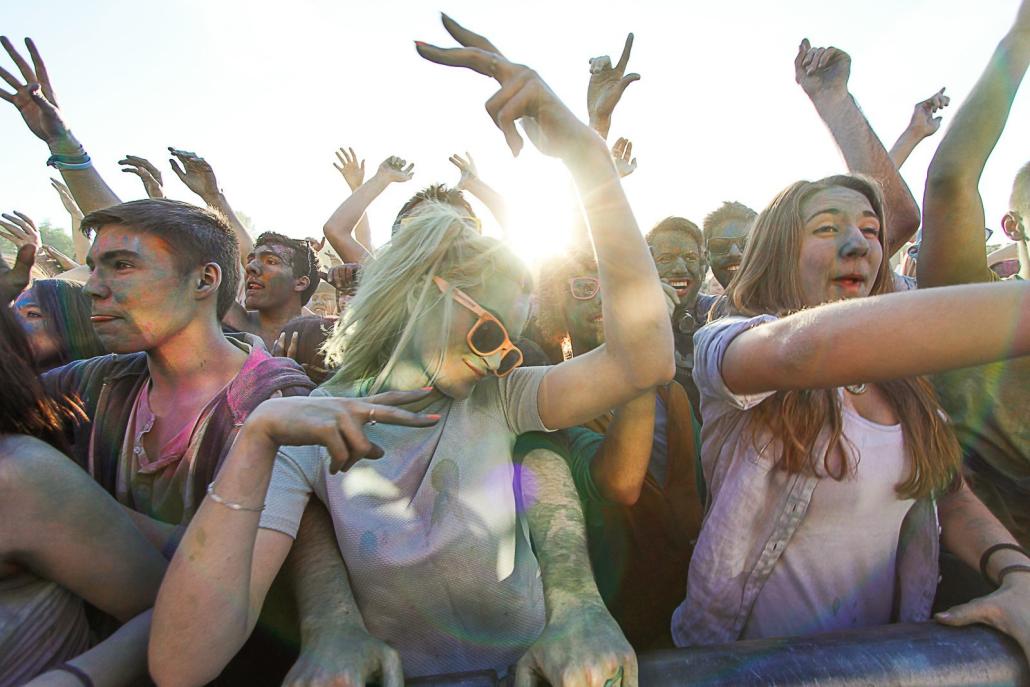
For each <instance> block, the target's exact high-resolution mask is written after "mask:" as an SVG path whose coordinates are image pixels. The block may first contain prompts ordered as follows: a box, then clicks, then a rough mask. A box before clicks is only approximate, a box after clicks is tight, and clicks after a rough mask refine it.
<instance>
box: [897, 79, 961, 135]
mask: <svg viewBox="0 0 1030 687" xmlns="http://www.w3.org/2000/svg"><path fill="white" fill-rule="evenodd" d="M950 103H951V98H949V97H948V96H946V95H944V89H943V88H942V89H941V90H939V91H937V92H936V93H934V94H933V95H932V96H930V97H929V98H927V99H926V100H924V101H922V102H920V103H916V107H915V110H914V111H913V112H912V121H911V122H909V124H908V129H909V131H911V132H912V133H913V134H915V135H917V136H919V137H921V138H926V137H928V136H933V135H934V134H935V133H937V131H938V130H939V129H940V128H941V118H940V117H934V115H935V114H937V111H938V110H941V109H944V108H945V107H947V106H948V105H949V104H950Z"/></svg>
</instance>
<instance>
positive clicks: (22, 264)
mask: <svg viewBox="0 0 1030 687" xmlns="http://www.w3.org/2000/svg"><path fill="white" fill-rule="evenodd" d="M35 261H36V249H35V247H34V246H32V245H31V244H28V243H26V244H25V245H23V246H22V247H20V248H19V249H18V256H17V257H16V258H15V262H14V267H11V266H10V265H8V264H7V261H6V260H4V258H3V256H2V255H0V306H2V305H7V304H8V303H10V302H11V301H13V300H14V299H15V298H17V297H18V294H19V293H21V292H22V291H24V290H25V287H26V286H28V285H29V279H30V278H31V276H32V265H33V263H35Z"/></svg>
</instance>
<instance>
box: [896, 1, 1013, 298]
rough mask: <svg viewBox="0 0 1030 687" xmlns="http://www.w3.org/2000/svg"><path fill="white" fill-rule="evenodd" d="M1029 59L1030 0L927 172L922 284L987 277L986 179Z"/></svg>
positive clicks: (954, 120)
mask: <svg viewBox="0 0 1030 687" xmlns="http://www.w3.org/2000/svg"><path fill="white" fill-rule="evenodd" d="M1028 64H1030V0H1023V3H1022V5H1021V6H1020V8H1019V13H1018V15H1017V16H1016V21H1015V23H1014V24H1013V26H1012V28H1011V29H1009V32H1008V33H1007V34H1005V36H1004V38H1002V39H1001V42H1000V43H999V44H998V47H997V48H996V49H995V51H994V54H993V55H992V56H991V61H990V62H988V64H987V68H986V69H984V72H983V74H982V75H981V76H980V80H979V81H977V82H976V85H975V86H974V87H973V90H972V92H970V94H969V96H968V97H967V98H966V101H965V102H964V103H962V107H960V108H959V110H958V112H956V113H955V117H954V119H953V120H952V122H951V126H950V127H948V131H947V132H946V133H945V134H944V138H943V139H942V140H941V143H940V145H939V146H937V153H936V154H935V155H934V156H933V160H932V161H931V162H930V169H929V170H928V171H927V173H926V191H925V193H924V195H923V211H924V213H925V223H924V227H923V240H922V243H921V245H920V247H919V262H918V263H917V265H918V271H919V284H920V286H942V285H945V284H962V283H967V282H977V281H987V280H990V279H991V272H990V270H989V269H988V267H987V248H986V245H985V242H984V226H985V221H984V207H983V199H982V198H980V190H979V185H980V176H981V175H982V174H983V170H984V166H986V164H987V158H988V157H990V155H991V151H993V150H994V146H996V145H997V144H998V139H999V138H1001V132H1002V131H1003V130H1004V129H1005V123H1006V122H1007V121H1008V117H1009V110H1010V109H1011V108H1012V101H1013V100H1014V99H1015V97H1016V91H1017V90H1018V89H1019V84H1020V82H1022V80H1023V76H1024V75H1025V74H1026V70H1027V65H1028Z"/></svg>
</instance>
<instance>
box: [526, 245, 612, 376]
mask: <svg viewBox="0 0 1030 687" xmlns="http://www.w3.org/2000/svg"><path fill="white" fill-rule="evenodd" d="M583 274H597V258H595V257H594V253H593V251H591V250H589V249H584V248H580V249H576V250H573V251H570V252H568V253H565V254H564V255H559V256H556V257H554V258H551V259H550V260H548V261H547V262H546V263H544V265H543V266H542V267H541V268H540V282H539V286H538V287H537V312H536V327H537V335H538V337H539V339H538V340H537V343H538V344H540V347H541V348H542V349H543V350H544V353H546V354H547V357H548V358H550V360H551V362H554V363H560V362H561V361H562V351H561V341H562V339H563V338H564V337H565V336H566V335H567V334H568V325H567V324H566V323H565V308H564V307H563V306H562V303H563V302H564V300H565V293H566V292H567V291H568V288H569V286H568V284H569V279H571V278H573V277H576V276H580V275H583Z"/></svg>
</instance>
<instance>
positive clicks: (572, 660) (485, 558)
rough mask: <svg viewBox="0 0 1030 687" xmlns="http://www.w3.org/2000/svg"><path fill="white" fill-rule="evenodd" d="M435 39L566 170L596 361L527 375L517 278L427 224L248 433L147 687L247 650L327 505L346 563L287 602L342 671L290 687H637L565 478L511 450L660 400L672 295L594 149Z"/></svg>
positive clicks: (428, 52) (184, 566)
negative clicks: (596, 309)
mask: <svg viewBox="0 0 1030 687" xmlns="http://www.w3.org/2000/svg"><path fill="white" fill-rule="evenodd" d="M444 26H445V28H446V29H447V31H448V32H449V33H450V34H451V35H452V36H453V37H454V38H455V39H456V40H457V41H458V42H459V43H461V44H462V45H463V46H464V47H463V48H457V49H442V48H436V47H432V46H429V45H426V44H421V43H420V44H417V49H418V52H419V54H420V55H421V56H422V57H424V58H426V59H427V60H430V61H432V62H436V63H439V64H444V65H449V66H461V67H466V68H468V69H471V70H473V71H476V72H479V73H480V74H482V75H484V76H489V77H493V78H495V79H496V80H497V81H498V83H499V84H500V85H501V89H500V91H498V92H497V93H496V94H495V95H494V96H493V97H492V98H491V99H490V100H489V102H488V103H487V109H488V111H489V113H490V115H491V117H492V118H493V120H494V123H495V124H496V125H497V126H498V127H499V128H500V129H501V131H502V132H503V133H504V135H505V138H506V140H507V142H508V144H509V146H510V147H511V149H512V151H513V153H515V154H516V155H517V154H518V153H519V151H520V150H521V148H522V147H523V140H522V137H521V135H520V134H519V132H518V131H517V129H516V127H515V122H516V121H517V120H521V121H522V123H523V124H524V126H525V128H526V131H527V133H528V134H529V135H530V139H531V141H532V142H533V143H534V145H535V146H536V147H537V148H538V149H539V150H540V151H541V152H542V153H544V154H546V155H550V156H554V157H558V158H560V159H561V160H562V161H563V162H564V163H565V164H566V166H567V167H568V169H569V171H570V172H571V174H572V176H573V179H574V181H575V183H576V184H577V187H578V189H579V193H580V196H581V199H582V202H583V207H584V210H585V212H586V215H587V219H588V222H589V226H590V230H591V237H592V240H593V244H594V248H595V250H596V253H597V255H598V258H599V263H600V265H601V268H600V270H599V278H600V288H601V291H602V294H603V297H604V312H605V317H604V321H605V340H606V344H605V345H604V346H601V347H599V348H597V349H596V350H594V351H591V352H590V353H587V354H584V355H582V356H578V357H576V358H575V359H573V360H570V361H567V362H564V363H562V364H560V365H555V366H553V367H548V368H521V367H519V363H520V362H521V353H520V352H519V350H518V349H517V348H515V347H514V345H513V344H512V343H511V342H512V339H514V338H516V337H517V336H518V335H519V333H520V332H521V330H522V328H523V326H524V325H525V322H526V318H527V313H528V309H529V296H530V291H531V283H530V279H529V275H528V273H527V272H526V269H525V268H524V267H523V266H522V265H521V264H520V263H519V262H518V260H517V259H516V258H515V257H514V256H513V255H512V254H511V253H510V252H509V251H508V250H507V249H506V248H505V247H504V246H503V245H501V244H500V243H498V242H497V241H495V240H493V239H490V238H487V237H483V236H481V235H480V234H479V233H478V232H477V231H476V230H475V227H474V226H473V223H472V222H470V221H469V220H468V219H467V218H466V217H465V216H463V214H462V213H461V212H460V211H459V210H457V209H455V208H454V207H452V206H449V205H445V204H442V203H435V202H429V203H423V204H420V205H419V206H418V209H416V210H415V211H414V212H413V213H412V214H411V215H410V216H409V217H408V218H407V219H406V221H405V222H404V226H403V227H402V228H401V229H400V230H399V231H398V232H397V234H396V236H395V237H394V239H393V240H392V241H391V243H390V244H389V245H388V246H387V247H386V248H384V249H383V250H382V251H380V252H379V253H378V254H377V256H376V260H375V261H374V262H372V263H370V264H368V265H367V267H366V268H365V271H364V274H363V275H362V280H361V284H360V286H359V288H358V292H357V294H356V295H355V298H354V300H353V301H352V302H351V304H350V308H349V311H348V316H347V320H346V321H345V323H344V324H343V325H342V326H341V327H340V328H339V329H338V330H337V332H336V333H335V334H334V335H333V337H332V338H331V339H330V341H329V342H328V343H327V353H328V357H329V358H330V360H335V361H336V362H337V363H338V364H339V370H338V372H337V374H336V375H335V377H334V378H333V379H331V380H330V381H329V382H328V383H327V384H326V385H325V386H324V387H323V388H322V389H320V390H317V391H316V393H315V394H314V395H313V396H312V397H311V398H310V399H307V400H305V401H304V402H300V403H297V402H293V401H292V400H291V399H280V400H274V401H272V402H269V403H267V404H264V405H262V406H261V407H260V408H259V409H258V410H257V411H255V412H254V413H253V414H252V415H251V416H250V418H249V419H247V421H246V423H245V424H243V426H242V429H241V431H240V435H239V438H238V440H237V441H236V444H235V446H234V447H233V450H232V452H231V453H230V454H229V456H228V457H227V459H226V461H225V464H224V465H223V467H222V470H221V472H220V473H219V475H218V479H217V480H216V481H215V483H214V484H213V485H212V488H211V490H210V491H209V496H208V498H207V499H206V500H205V502H204V503H203V505H202V506H201V508H200V510H199V512H198V513H197V515H196V517H195V518H194V520H193V523H192V524H191V526H190V529H189V530H188V531H187V532H186V534H185V536H184V538H183V541H182V544H181V545H180V547H179V550H178V552H177V554H176V557H175V558H174V560H173V561H172V563H171V565H170V568H169V572H168V575H167V577H166V578H165V582H164V584H163V586H162V589H161V593H160V597H159V599H158V602H157V605H156V607H155V613H154V630H153V634H152V638H151V644H150V659H151V671H152V674H153V676H154V678H155V679H156V681H157V682H158V683H160V684H170V685H177V684H199V683H203V682H206V681H208V680H210V679H212V678H214V677H215V676H216V675H217V674H218V673H219V671H220V670H221V667H222V666H223V665H225V664H226V663H227V662H228V661H229V659H230V658H231V657H232V655H233V654H234V653H235V652H236V651H237V649H238V648H239V647H240V646H241V645H242V644H243V642H244V640H245V639H246V637H247V635H248V634H249V633H250V631H251V629H252V628H253V625H254V623H255V621H256V618H257V615H258V613H259V611H260V608H261V604H262V601H263V599H264V596H265V593H266V591H267V589H268V587H269V585H270V584H271V582H272V580H273V578H274V577H275V576H276V574H277V572H278V571H279V569H280V567H281V566H282V564H283V561H284V559H285V558H286V555H287V553H288V552H289V551H290V548H291V546H292V544H293V538H294V536H295V535H296V533H297V529H298V525H299V521H300V517H301V513H302V512H303V510H304V507H305V504H306V503H307V501H308V499H309V497H310V495H311V494H312V493H314V494H316V495H317V496H318V498H319V499H320V500H321V501H323V502H325V503H326V504H327V505H328V507H329V511H330V513H331V514H332V524H333V529H334V530H335V536H336V540H337V541H336V543H337V544H338V548H339V551H340V552H341V553H342V558H343V561H344V562H345V563H346V570H344V569H343V567H342V566H340V565H339V564H338V563H337V567H336V568H335V569H334V570H333V571H331V572H332V574H330V573H329V572H327V574H326V579H327V583H326V586H325V589H319V590H317V594H315V593H314V590H311V589H307V590H304V589H301V590H299V592H298V594H299V599H298V600H299V603H300V604H301V606H302V611H303V610H304V607H305V606H306V604H311V603H314V604H315V605H317V606H320V607H321V608H322V609H323V617H324V622H323V623H317V625H318V626H317V627H314V626H309V627H306V628H304V630H305V640H306V641H308V642H315V643H320V644H323V645H326V646H331V647H332V651H331V652H327V654H326V656H325V661H326V662H325V664H323V665H318V666H311V665H310V664H308V665H305V666H295V669H294V671H293V673H292V674H291V676H290V678H288V680H287V683H288V684H297V683H298V682H300V681H301V680H308V679H314V678H321V679H327V678H334V677H335V678H341V677H343V678H345V679H347V680H351V681H353V683H356V684H362V683H363V682H364V680H365V679H378V680H379V681H380V682H381V683H382V684H384V685H390V686H394V685H398V684H400V683H401V680H402V672H403V673H404V674H406V675H408V676H421V675H429V674H434V673H444V672H461V671H471V670H482V669H496V670H498V671H500V672H503V671H505V670H506V669H507V667H508V666H510V665H512V664H513V663H516V662H517V666H516V672H515V684H516V685H518V686H519V687H525V686H527V685H532V684H536V683H537V682H538V681H539V680H540V679H546V680H548V681H549V682H550V683H551V684H553V685H595V686H596V687H601V686H602V685H607V686H608V687H614V686H615V685H627V686H630V685H633V686H635V685H636V684H637V676H636V670H637V669H636V659H635V656H634V655H633V651H632V649H631V648H630V647H629V645H628V643H627V642H626V641H625V639H624V637H623V636H622V634H621V632H620V631H619V629H618V626H617V625H616V624H615V622H614V621H613V620H612V618H611V616H610V615H609V614H608V612H607V610H606V609H605V607H604V604H603V602H602V601H601V599H600V596H599V595H598V592H597V587H596V585H595V583H594V581H593V578H592V576H591V573H590V565H589V559H588V555H587V551H586V543H585V535H584V531H583V518H582V513H581V511H580V509H579V504H578V500H577V497H576V492H575V487H574V486H573V483H572V479H571V477H570V475H569V473H568V468H567V467H566V466H565V463H564V462H563V461H562V459H561V458H560V457H558V456H557V455H555V454H553V453H550V452H548V451H533V452H531V453H530V454H529V455H527V456H526V458H525V460H524V462H523V463H522V464H521V466H520V467H519V468H518V469H516V466H515V465H514V464H513V459H512V448H513V445H514V442H515V438H516V436H517V435H519V434H521V433H523V432H527V431H532V430H548V429H550V430H554V429H560V428H565V427H571V426H575V425H579V424H582V423H584V422H586V421H588V420H590V419H592V418H594V417H597V416H598V415H601V414H602V413H604V412H605V411H607V410H608V409H609V408H612V407H615V406H618V405H620V404H622V403H625V402H626V401H628V400H630V399H631V398H634V397H636V396H639V395H640V394H641V393H642V392H644V391H645V390H648V389H652V388H654V387H655V386H658V385H661V384H665V383H667V382H668V381H669V380H671V379H672V376H673V373H674V362H673V353H672V332H671V327H670V324H669V318H668V313H667V311H666V308H665V300H664V296H663V293H662V290H661V286H660V283H659V280H658V276H657V273H656V271H655V267H654V263H653V261H652V260H651V257H650V253H649V252H648V249H647V246H646V244H645V243H644V240H643V237H642V236H641V233H640V231H639V229H638V228H637V224H636V221H635V219H634V217H633V214H632V212H631V210H630V208H629V205H628V203H627V202H626V198H625V196H624V195H623V192H622V188H621V186H620V184H619V177H618V174H617V173H616V171H615V168H614V166H613V164H612V161H611V158H610V155H609V153H608V150H607V149H606V147H605V145H604V142H603V141H602V140H601V139H600V138H599V137H598V136H597V135H596V134H595V133H594V132H593V131H591V130H590V129H589V128H588V127H587V126H586V125H585V124H583V123H582V122H580V121H579V120H577V119H576V118H575V116H573V114H572V113H571V112H570V111H569V110H568V109H567V108H566V107H565V105H564V104H562V102H561V101H560V100H559V99H558V98H557V97H556V96H555V95H554V94H553V93H552V92H551V90H550V89H549V88H548V87H547V85H546V84H545V83H544V82H543V81H542V80H541V78H540V77H539V76H538V75H537V74H536V73H535V72H533V71H532V70H530V69H529V68H527V67H524V66H520V65H517V64H513V63H511V62H509V61H508V60H507V59H506V58H505V57H504V56H503V55H502V54H501V53H500V52H499V51H498V50H497V49H496V48H495V47H494V46H493V45H492V44H490V43H489V41H487V40H486V39H485V38H483V37H481V36H478V35H476V34H474V33H471V32H469V31H467V30H465V29H464V28H462V27H461V26H459V25H458V24H456V23H454V22H453V21H452V20H450V19H449V18H447V17H444ZM281 447H283V448H281ZM362 459H366V460H362ZM369 459H375V460H369ZM270 483H271V486H269V484H270ZM513 483H514V485H515V486H514V488H513ZM523 497H524V500H523ZM262 510H264V512H263V513H262V512H261V511H262ZM306 531H307V530H305V532H306ZM530 542H532V548H531V547H530ZM333 553H334V554H335V550H334V552H333ZM308 564H309V565H310V564H313V563H310V562H309V563H308ZM320 564H321V562H320ZM330 567H331V566H329V567H327V571H329V570H330ZM348 578H349V583H350V584H349V585H348ZM352 593H353V596H352ZM313 597H317V598H315V600H314V601H312V598H313ZM302 615H304V613H303V612H302ZM183 656H189V657H190V660H189V661H183V660H182V657H183ZM305 684H307V683H305ZM348 684H350V682H348Z"/></svg>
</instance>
